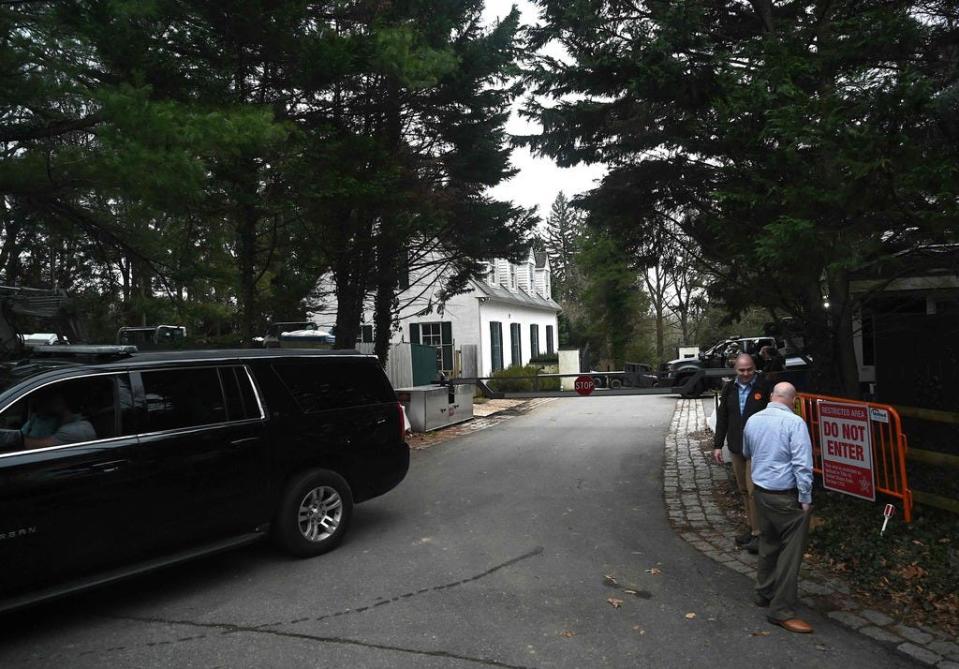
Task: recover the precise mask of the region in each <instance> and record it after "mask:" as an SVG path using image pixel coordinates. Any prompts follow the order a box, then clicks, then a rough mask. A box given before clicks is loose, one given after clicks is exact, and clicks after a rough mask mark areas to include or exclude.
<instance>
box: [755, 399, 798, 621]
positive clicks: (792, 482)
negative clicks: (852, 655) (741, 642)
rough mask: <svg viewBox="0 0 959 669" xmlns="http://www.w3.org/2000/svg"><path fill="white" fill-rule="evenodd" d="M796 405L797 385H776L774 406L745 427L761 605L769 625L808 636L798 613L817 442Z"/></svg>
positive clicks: (771, 401)
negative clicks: (756, 524)
mask: <svg viewBox="0 0 959 669" xmlns="http://www.w3.org/2000/svg"><path fill="white" fill-rule="evenodd" d="M795 401H796V389H795V388H794V387H793V385H792V384H790V383H785V382H783V383H777V384H776V386H775V387H774V388H773V391H772V393H771V394H770V396H769V405H768V406H767V407H766V408H765V409H763V410H762V411H760V412H759V413H756V414H754V415H753V416H751V417H750V418H749V420H748V421H747V422H746V428H745V430H744V431H743V456H744V457H747V458H752V469H751V476H752V481H753V488H754V496H755V499H756V510H757V512H758V515H759V564H758V568H757V574H756V603H757V604H758V605H759V606H768V607H769V615H767V616H766V617H767V619H768V620H769V622H771V623H773V624H776V625H779V626H780V627H783V628H785V629H787V630H789V631H790V632H801V633H808V632H812V627H811V626H810V625H809V623H807V622H806V621H804V620H802V619H800V618H798V617H796V611H795V609H796V603H797V601H798V599H799V593H798V582H799V567H800V565H801V564H802V556H803V552H804V551H805V549H806V535H807V532H808V530H809V515H810V512H811V510H812V480H813V473H812V441H811V440H810V438H809V430H808V429H807V428H806V423H805V421H803V419H802V418H800V417H799V416H797V415H796V414H795V413H793V410H792V407H793V404H794V403H795Z"/></svg>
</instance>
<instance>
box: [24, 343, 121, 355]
mask: <svg viewBox="0 0 959 669" xmlns="http://www.w3.org/2000/svg"><path fill="white" fill-rule="evenodd" d="M27 349H28V350H29V351H30V355H32V356H53V357H57V358H78V357H83V358H126V357H128V356H130V355H133V354H134V353H136V352H137V347H136V346H113V345H93V346H87V345H73V344H67V345H60V344H53V345H49V346H45V345H36V346H27Z"/></svg>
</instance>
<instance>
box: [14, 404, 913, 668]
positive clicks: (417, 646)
mask: <svg viewBox="0 0 959 669" xmlns="http://www.w3.org/2000/svg"><path fill="white" fill-rule="evenodd" d="M674 404H675V402H674V400H672V399H669V398H666V397H655V396H654V397H648V396H647V397H614V398H602V399H596V398H589V399H562V400H557V401H555V402H552V403H550V404H547V405H545V406H542V407H540V408H538V409H536V410H534V411H533V412H532V413H530V414H528V415H525V416H520V417H517V418H514V419H512V420H509V421H506V422H503V423H501V424H499V425H496V426H494V427H491V428H489V429H486V430H482V431H479V432H476V433H473V434H471V435H469V436H466V437H463V438H459V439H456V440H454V441H450V442H447V443H445V444H441V445H437V446H434V447H433V448H431V449H428V450H425V451H418V452H416V453H414V455H413V463H412V469H411V472H410V475H409V477H408V478H407V480H406V481H405V482H404V483H403V484H402V485H401V486H400V487H399V488H398V489H396V490H394V491H393V492H391V493H389V494H388V495H386V496H384V497H382V498H379V499H377V500H374V501H371V502H368V503H366V504H364V505H361V506H359V507H358V508H357V512H356V515H355V518H354V521H355V524H354V527H353V530H352V533H351V534H350V535H349V537H348V539H347V541H346V542H345V543H344V545H343V546H341V547H340V548H339V549H338V550H337V551H335V552H333V553H331V554H329V555H326V556H323V557H320V558H316V559H312V560H291V559H287V558H285V557H283V556H282V555H280V554H278V553H276V552H274V551H273V550H272V549H271V548H270V547H269V546H268V545H260V546H254V547H250V548H247V549H244V550H239V551H234V552H231V553H228V554H223V555H220V556H215V557H212V558H208V559H204V560H200V561H197V562H194V563H192V564H189V565H184V566H181V567H177V568H173V569H168V570H166V571H163V572H160V573H157V574H154V575H151V576H148V577H145V578H139V579H135V580H133V581H130V582H127V583H124V584H121V585H118V586H114V587H110V588H107V589H103V590H99V591H96V592H92V593H88V594H86V595H83V596H80V597H75V598H72V599H69V600H66V601H64V602H59V603H53V604H51V605H48V606H44V607H41V608H38V609H35V610H31V611H28V612H24V613H21V614H18V615H16V616H13V617H8V618H6V619H2V620H0V629H2V631H0V635H2V637H0V666H2V667H53V666H56V667H71V669H73V668H79V667H103V666H109V667H111V668H116V667H161V666H162V667H168V666H170V667H173V666H175V667H203V668H210V667H384V668H385V667H390V668H394V667H417V668H422V667H454V668H459V667H462V668H467V667H482V666H484V665H486V666H490V667H601V666H609V667H636V666H639V667H708V668H709V669H715V668H716V667H729V666H744V667H786V666H802V667H816V666H822V667H837V666H841V667H843V668H844V669H852V668H854V667H864V668H866V667H868V668H869V669H878V668H880V667H893V666H910V665H908V664H907V663H906V662H905V661H904V660H902V659H900V657H898V656H896V655H895V654H893V653H891V652H890V651H888V650H886V649H885V648H883V647H881V646H879V645H877V644H875V643H873V642H871V641H869V640H868V639H865V638H863V637H861V636H859V635H857V634H855V633H851V632H848V631H846V630H845V629H844V628H841V627H839V626H838V625H835V624H833V623H831V622H830V621H827V620H825V619H823V618H821V617H819V616H816V615H811V616H810V620H811V622H812V623H813V624H814V626H815V628H816V633H815V634H813V635H809V636H800V635H792V634H789V633H788V632H785V631H783V630H780V629H779V628H776V627H773V626H771V625H769V624H768V623H766V622H765V619H764V617H763V610H761V609H757V608H756V607H754V606H753V604H752V603H751V583H750V580H749V579H748V578H746V577H745V576H742V575H740V574H737V573H735V572H732V571H730V570H728V569H725V568H724V567H721V566H719V565H718V564H717V563H714V562H712V561H711V560H709V559H707V558H706V557H704V556H702V555H700V554H699V553H698V552H696V551H695V550H694V549H693V548H692V547H690V546H689V545H687V544H686V543H685V542H684V541H682V540H681V539H680V538H679V537H677V536H676V535H675V534H674V532H673V530H672V529H671V528H670V527H669V525H668V524H667V522H666V514H665V512H664V510H663V502H662V490H661V476H662V474H661V467H662V456H663V437H664V433H665V431H666V428H667V424H668V422H669V419H670V417H671V415H672V412H673V408H674ZM607 577H612V579H614V580H615V583H614V582H613V580H611V579H610V578H607ZM609 598H614V599H617V600H622V603H621V604H620V605H619V607H618V608H615V607H614V606H613V605H611V604H610V603H609V601H608V600H609ZM691 614H695V616H692V615H691Z"/></svg>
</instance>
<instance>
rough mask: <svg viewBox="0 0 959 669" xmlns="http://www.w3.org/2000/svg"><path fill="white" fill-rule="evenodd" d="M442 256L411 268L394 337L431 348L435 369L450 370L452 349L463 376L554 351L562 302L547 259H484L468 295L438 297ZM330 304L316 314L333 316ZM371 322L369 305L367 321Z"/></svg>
mask: <svg viewBox="0 0 959 669" xmlns="http://www.w3.org/2000/svg"><path fill="white" fill-rule="evenodd" d="M437 258H440V259H441V257H440V256H434V257H433V258H431V259H430V260H431V262H428V263H424V267H426V269H423V270H417V269H411V271H410V277H409V282H408V284H409V287H408V288H406V289H405V290H403V292H401V293H400V295H399V296H398V298H399V305H400V308H399V327H398V328H397V329H396V330H394V332H393V336H392V337H391V340H392V342H393V343H394V344H395V343H402V342H412V343H417V344H426V345H428V346H433V347H435V348H436V356H437V366H438V367H439V369H442V370H444V371H447V372H450V371H453V369H454V366H455V361H456V355H457V353H456V352H457V351H459V352H460V354H461V355H462V359H461V361H460V364H459V368H461V369H462V370H463V372H464V374H473V373H475V374H476V375H478V376H490V375H491V374H492V372H494V371H496V370H499V369H504V368H506V367H510V366H513V365H525V364H527V363H528V362H529V361H530V358H532V357H535V356H537V355H543V354H550V353H556V352H557V351H558V346H559V340H558V336H559V333H558V327H557V325H558V324H557V315H558V314H559V312H560V306H559V305H558V304H557V303H556V302H555V301H553V299H552V295H551V278H550V267H549V259H548V257H547V256H546V254H545V253H534V252H532V251H530V253H529V256H528V257H527V258H526V260H525V261H523V262H521V263H518V264H517V263H511V262H509V261H507V260H504V259H499V258H498V259H495V260H493V261H491V262H488V263H487V271H486V274H485V276H484V277H483V278H482V279H477V280H471V281H469V283H468V286H467V290H466V292H463V293H460V294H458V295H454V296H453V297H450V298H448V299H447V300H446V301H445V302H443V301H441V299H440V297H439V296H440V295H441V293H442V290H443V288H444V287H445V281H444V277H445V276H446V272H445V270H444V267H443V264H442V262H437ZM331 306H332V313H334V314H335V304H333V305H328V306H327V309H326V310H324V312H323V313H317V314H314V315H313V319H314V320H315V321H317V322H326V321H328V320H330V313H331V311H330V310H331ZM372 322H373V313H372V310H371V309H368V310H367V311H366V313H365V314H364V323H366V324H368V323H372ZM362 330H363V341H372V337H373V328H372V326H371V325H364V326H363V328H362Z"/></svg>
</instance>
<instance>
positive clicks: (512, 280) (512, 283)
mask: <svg viewBox="0 0 959 669" xmlns="http://www.w3.org/2000/svg"><path fill="white" fill-rule="evenodd" d="M509 289H510V290H516V265H514V264H513V263H510V265H509Z"/></svg>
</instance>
